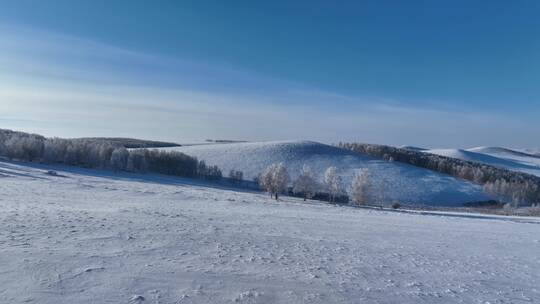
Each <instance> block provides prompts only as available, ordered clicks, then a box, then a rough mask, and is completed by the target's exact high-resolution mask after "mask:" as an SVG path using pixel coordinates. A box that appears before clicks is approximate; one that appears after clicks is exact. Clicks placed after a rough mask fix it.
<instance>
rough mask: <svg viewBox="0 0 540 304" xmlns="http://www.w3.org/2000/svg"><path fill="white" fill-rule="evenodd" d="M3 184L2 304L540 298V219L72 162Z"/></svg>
mask: <svg viewBox="0 0 540 304" xmlns="http://www.w3.org/2000/svg"><path fill="white" fill-rule="evenodd" d="M47 170H56V171H57V172H58V175H57V176H52V175H48V174H46V172H47ZM0 176H1V177H0V181H1V182H0V204H1V206H2V208H0V224H1V225H2V229H0V269H1V271H0V303H10V304H19V303H40V304H58V303H78V304H90V303H137V304H144V303H202V304H205V303H293V304H294V303H315V304H317V303H403V304H408V303H518V302H524V303H538V302H539V301H540V290H539V289H538V286H539V284H540V264H539V260H538V252H540V236H539V234H538V231H539V229H540V225H539V223H540V222H539V221H540V219H536V218H527V219H521V220H519V219H516V218H502V217H496V216H481V215H474V216H467V215H463V216H460V215H456V214H452V216H445V215H437V216H429V215H420V214H407V213H399V212H388V211H375V210H366V209H356V208H351V207H338V206H332V205H327V204H323V203H317V202H307V203H303V202H302V201H301V200H299V199H293V198H286V197H284V198H283V200H282V201H280V202H275V201H272V200H270V199H269V198H268V196H267V195H263V194H256V193H247V192H244V193H242V192H234V191H230V190H226V189H218V188H215V187H213V186H212V185H211V184H202V183H200V182H198V181H195V180H187V179H177V178H172V177H162V176H156V175H151V174H146V175H135V174H113V173H110V172H106V171H94V170H84V169H78V168H73V167H71V168H70V167H47V166H37V165H32V167H30V166H28V165H16V164H10V163H2V162H0Z"/></svg>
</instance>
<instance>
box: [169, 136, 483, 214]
mask: <svg viewBox="0 0 540 304" xmlns="http://www.w3.org/2000/svg"><path fill="white" fill-rule="evenodd" d="M164 150H167V151H180V152H183V153H186V154H188V155H191V156H196V157H197V158H198V159H200V160H204V161H205V162H206V163H207V164H208V165H217V166H218V167H220V168H221V169H222V170H223V172H224V173H225V174H227V173H228V172H229V170H241V171H243V172H244V178H245V179H253V178H255V177H256V176H258V175H259V174H260V173H262V172H263V171H264V170H265V168H266V167H268V166H269V165H271V164H273V163H278V162H283V163H284V164H285V165H286V166H287V168H288V171H289V174H290V175H291V178H292V179H295V178H296V177H297V176H298V174H299V172H300V170H301V168H302V167H303V165H304V164H307V165H309V166H310V167H311V169H312V171H313V172H314V173H315V174H316V175H318V176H317V177H318V179H319V180H322V175H323V173H324V171H325V170H326V169H327V168H328V167H330V166H335V167H337V168H338V170H339V174H340V175H341V177H342V179H343V182H344V184H345V185H346V186H348V185H350V183H351V180H352V177H353V176H354V174H355V173H356V172H357V171H358V170H360V169H364V168H367V169H369V171H370V172H371V175H372V179H373V181H374V184H375V185H376V187H377V189H378V190H379V192H380V193H382V194H381V195H385V199H386V200H388V201H392V200H396V201H400V202H402V203H410V204H429V205H446V206H456V205H461V204H462V203H464V202H472V201H480V200H485V199H488V198H489V197H487V196H486V195H485V193H484V192H483V191H482V189H481V187H480V186H478V185H474V184H472V183H469V182H466V181H462V180H458V179H455V178H453V177H450V176H447V175H443V174H439V173H436V172H433V171H431V170H427V169H423V168H419V167H415V166H411V165H407V164H403V163H399V162H387V161H383V160H379V159H375V158H372V157H369V156H364V155H360V154H358V153H355V152H352V151H349V150H345V149H341V148H338V147H334V146H329V145H325V144H321V143H318V142H313V141H273V142H249V143H232V144H216V145H201V146H187V147H186V146H184V147H174V148H164Z"/></svg>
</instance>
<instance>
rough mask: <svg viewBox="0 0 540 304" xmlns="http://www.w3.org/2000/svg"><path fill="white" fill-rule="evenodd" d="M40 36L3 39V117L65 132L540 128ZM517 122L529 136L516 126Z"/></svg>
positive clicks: (380, 137) (389, 134)
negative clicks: (39, 37)
mask: <svg viewBox="0 0 540 304" xmlns="http://www.w3.org/2000/svg"><path fill="white" fill-rule="evenodd" d="M2 31H3V32H6V30H5V28H3V29H2V28H0V32H2ZM32 35H36V33H35V32H32V31H22V32H17V29H11V30H10V31H7V34H6V35H2V38H0V49H1V51H0V58H2V59H0V68H2V72H0V81H1V84H0V121H1V122H2V124H3V127H10V128H15V129H21V130H24V131H33V132H39V133H43V134H46V135H50V136H53V135H55V136H66V137H77V136H130V137H145V138H151V139H160V140H173V141H185V140H200V139H205V138H232V139H246V140H274V139H312V140H320V141H324V142H337V141H341V140H343V141H347V140H354V141H362V142H372V143H388V144H395V145H402V144H414V145H425V146H436V147H440V146H454V147H456V146H458V147H466V146H474V145H516V146H519V145H521V146H525V145H526V144H527V143H528V141H527V140H526V139H527V138H529V139H530V138H532V137H531V136H534V134H532V133H533V132H532V129H535V128H531V127H530V126H529V128H527V126H526V123H524V122H519V121H518V119H511V118H510V119H509V118H507V117H503V116H501V115H497V114H493V113H487V112H477V113H471V112H466V111H462V112H460V111H449V110H440V109H436V108H431V109H428V108H420V107H411V106H407V105H403V104H400V103H399V101H395V100H392V99H389V98H382V97H369V98H365V97H364V98H360V97H354V96H347V95H343V94H338V93H334V92H326V91H322V90H319V89H317V88H308V87H305V86H302V85H299V84H295V83H290V82H286V81H279V80H276V79H272V78H269V77H264V76H261V75H258V74H257V73H252V72H249V71H242V70H240V69H235V68H231V67H227V66H219V65H215V64H214V65H212V64H201V63H197V62H190V61H180V60H173V59H170V58H162V57H158V56H152V55H147V54H140V53H136V52H132V51H129V50H123V49H119V48H116V47H113V46H108V45H104V44H100V43H97V42H92V41H86V40H82V39H79V38H72V37H69V36H62V35H57V34H51V33H39V35H40V36H41V37H42V38H44V39H42V40H40V41H37V40H36V41H34V40H32V39H30V38H31V37H32ZM43 41H44V42H43ZM4 46H5V47H4ZM21 49H26V50H28V49H31V50H36V51H29V52H24V51H23V52H18V50H21ZM509 125H511V126H512V127H511V128H509V127H508V126H509ZM535 127H536V129H538V128H537V127H538V123H536V126H535ZM516 129H520V130H522V133H521V136H517V137H516V136H512V134H513V132H514V131H515V130H516ZM495 134H497V135H495ZM502 139H504V140H502ZM508 139H511V140H513V141H512V142H509V141H508Z"/></svg>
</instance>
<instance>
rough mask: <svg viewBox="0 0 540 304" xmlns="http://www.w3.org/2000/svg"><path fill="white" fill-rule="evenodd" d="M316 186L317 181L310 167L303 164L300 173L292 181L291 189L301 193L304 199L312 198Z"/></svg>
mask: <svg viewBox="0 0 540 304" xmlns="http://www.w3.org/2000/svg"><path fill="white" fill-rule="evenodd" d="M316 188H317V182H316V181H315V178H314V177H313V173H312V171H311V168H310V167H309V166H307V165H304V166H303V168H302V171H301V172H300V175H299V176H298V178H297V179H296V181H295V182H294V188H293V191H294V193H296V194H302V196H303V197H304V201H305V200H306V199H308V198H312V197H313V196H314V195H315V191H316Z"/></svg>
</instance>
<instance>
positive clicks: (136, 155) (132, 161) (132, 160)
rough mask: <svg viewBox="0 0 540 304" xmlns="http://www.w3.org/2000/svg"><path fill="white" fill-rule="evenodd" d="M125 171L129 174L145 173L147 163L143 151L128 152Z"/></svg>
mask: <svg viewBox="0 0 540 304" xmlns="http://www.w3.org/2000/svg"><path fill="white" fill-rule="evenodd" d="M126 170H127V171H131V172H146V171H147V170H148V163H147V162H146V156H145V153H144V151H143V150H134V151H129V156H128V160H127V165H126Z"/></svg>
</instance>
